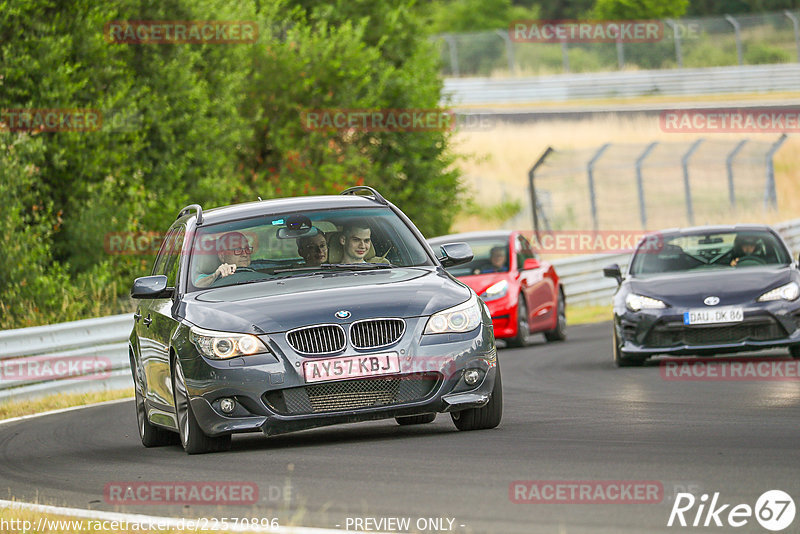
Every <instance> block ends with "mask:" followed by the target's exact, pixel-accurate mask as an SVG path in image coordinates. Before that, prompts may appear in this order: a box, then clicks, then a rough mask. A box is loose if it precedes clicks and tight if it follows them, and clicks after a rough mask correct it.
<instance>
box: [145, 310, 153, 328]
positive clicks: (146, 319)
mask: <svg viewBox="0 0 800 534" xmlns="http://www.w3.org/2000/svg"><path fill="white" fill-rule="evenodd" d="M152 322H153V320H152V319H151V318H150V314H149V313H148V314H147V317H145V318H144V319H143V320H142V324H143V325H145V326H148V327H149V326H150V323H152Z"/></svg>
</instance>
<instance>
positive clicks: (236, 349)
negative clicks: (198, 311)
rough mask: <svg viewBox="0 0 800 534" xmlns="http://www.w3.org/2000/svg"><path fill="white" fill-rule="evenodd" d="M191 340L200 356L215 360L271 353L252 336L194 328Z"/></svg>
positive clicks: (190, 336)
mask: <svg viewBox="0 0 800 534" xmlns="http://www.w3.org/2000/svg"><path fill="white" fill-rule="evenodd" d="M189 339H190V340H191V342H192V343H193V344H194V346H195V347H197V350H199V351H200V354H202V355H203V356H205V357H206V358H211V359H213V360H228V359H230V358H236V357H237V356H252V355H253V354H266V353H268V352H269V349H268V348H267V347H266V345H264V342H263V341H261V340H260V339H258V338H257V337H256V336H253V335H250V334H232V333H229V332H215V331H213V330H204V329H202V328H197V327H192V329H191V331H190V333H189Z"/></svg>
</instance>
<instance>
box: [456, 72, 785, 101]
mask: <svg viewBox="0 0 800 534" xmlns="http://www.w3.org/2000/svg"><path fill="white" fill-rule="evenodd" d="M798 83H800V64H798V63H788V64H776V65H744V66H733V67H705V68H693V69H674V70H642V71H631V72H628V71H622V72H588V73H584V74H554V75H551V76H539V77H526V78H507V79H492V78H446V79H445V80H444V91H443V92H444V94H445V95H449V97H450V98H452V103H453V104H454V105H491V104H508V103H515V102H517V103H521V102H567V101H570V100H579V99H591V98H627V97H637V96H652V95H659V96H692V95H711V94H735V93H740V94H741V93H768V92H775V91H796V90H797V87H798Z"/></svg>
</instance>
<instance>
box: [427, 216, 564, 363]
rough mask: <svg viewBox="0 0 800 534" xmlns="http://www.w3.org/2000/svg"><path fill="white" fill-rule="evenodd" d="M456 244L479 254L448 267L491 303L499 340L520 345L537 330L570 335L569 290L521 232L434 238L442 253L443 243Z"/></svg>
mask: <svg viewBox="0 0 800 534" xmlns="http://www.w3.org/2000/svg"><path fill="white" fill-rule="evenodd" d="M453 242H465V243H468V244H469V245H470V246H471V247H472V251H473V253H474V255H475V256H474V258H473V259H472V261H471V262H469V263H464V264H461V265H457V266H454V267H450V268H448V269H447V271H448V272H449V273H450V274H452V275H453V276H455V277H456V278H458V279H459V280H461V281H462V282H464V283H465V284H467V285H468V286H469V287H471V288H472V289H474V290H475V292H476V293H477V294H478V295H479V296H480V297H481V298H482V299H483V300H484V302H486V305H487V306H489V311H490V312H491V314H492V323H493V324H494V335H495V337H496V338H498V339H504V340H505V341H506V342H507V343H508V344H509V345H511V346H515V347H521V346H525V345H527V344H528V342H529V339H530V335H531V334H534V333H537V332H542V333H543V334H544V336H545V338H546V339H547V340H548V341H562V340H564V339H566V337H567V318H566V299H565V298H564V288H563V287H562V286H561V282H560V280H559V278H558V275H557V274H556V270H555V268H554V267H553V266H552V265H551V264H550V263H549V262H547V261H544V260H541V259H539V258H537V256H536V253H535V252H534V251H533V247H531V244H530V242H529V241H528V240H527V239H526V238H525V236H523V235H522V233H521V232H518V231H509V230H501V231H493V232H471V233H465V234H451V235H446V236H441V237H436V238H433V239H429V240H428V243H430V245H431V247H432V248H433V250H434V252H436V253H437V254H438V252H439V251H438V246H439V245H441V244H443V243H453ZM509 252H510V254H509Z"/></svg>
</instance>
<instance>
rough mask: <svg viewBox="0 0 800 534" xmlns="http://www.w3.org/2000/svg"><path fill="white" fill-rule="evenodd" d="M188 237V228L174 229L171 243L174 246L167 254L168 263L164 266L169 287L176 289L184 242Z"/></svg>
mask: <svg viewBox="0 0 800 534" xmlns="http://www.w3.org/2000/svg"><path fill="white" fill-rule="evenodd" d="M185 236H186V228H185V227H184V226H179V227H177V228H174V229H173V232H172V237H171V241H172V244H171V246H170V248H169V253H168V254H167V261H166V262H165V265H164V274H166V275H167V286H168V287H176V283H177V280H178V271H179V268H180V264H181V262H180V257H181V250H182V249H183V240H184V238H185Z"/></svg>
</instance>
